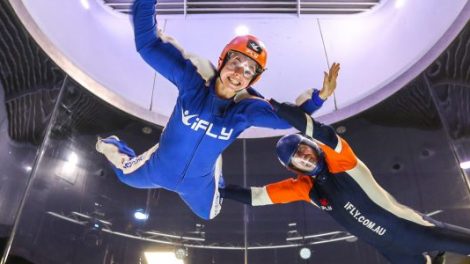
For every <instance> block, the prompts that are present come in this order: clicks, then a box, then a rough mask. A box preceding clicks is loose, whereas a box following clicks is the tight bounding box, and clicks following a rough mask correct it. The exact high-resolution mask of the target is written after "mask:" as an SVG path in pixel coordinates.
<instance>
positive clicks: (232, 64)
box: [225, 52, 259, 80]
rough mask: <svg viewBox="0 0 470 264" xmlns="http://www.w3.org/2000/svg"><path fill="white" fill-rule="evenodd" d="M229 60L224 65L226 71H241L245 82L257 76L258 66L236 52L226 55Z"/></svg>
mask: <svg viewBox="0 0 470 264" xmlns="http://www.w3.org/2000/svg"><path fill="white" fill-rule="evenodd" d="M228 56H229V59H228V61H227V63H226V64H225V67H227V69H228V70H232V71H233V70H237V69H240V68H241V69H242V70H243V72H242V73H243V77H244V78H246V79H247V80H251V79H252V78H254V77H255V76H256V75H258V74H259V71H258V65H257V64H256V62H254V61H253V60H252V59H250V58H248V57H246V56H245V55H243V54H241V53H238V52H230V53H229V54H228Z"/></svg>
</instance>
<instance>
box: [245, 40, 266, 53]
mask: <svg viewBox="0 0 470 264" xmlns="http://www.w3.org/2000/svg"><path fill="white" fill-rule="evenodd" d="M248 48H249V49H251V50H252V51H254V52H256V53H258V54H261V52H263V48H262V47H261V46H260V45H259V44H258V43H256V42H254V41H253V40H251V39H250V40H248Z"/></svg>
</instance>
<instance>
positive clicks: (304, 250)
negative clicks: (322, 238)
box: [299, 247, 312, 259]
mask: <svg viewBox="0 0 470 264" xmlns="http://www.w3.org/2000/svg"><path fill="white" fill-rule="evenodd" d="M299 255H300V257H301V258H302V259H309V258H310V257H311V256H312V251H310V249H309V248H306V247H303V248H301V249H300V251H299Z"/></svg>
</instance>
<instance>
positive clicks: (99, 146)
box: [96, 135, 137, 158]
mask: <svg viewBox="0 0 470 264" xmlns="http://www.w3.org/2000/svg"><path fill="white" fill-rule="evenodd" d="M107 145H108V146H109V145H114V146H116V147H117V148H118V151H119V152H120V153H122V154H125V155H127V156H129V158H134V157H136V156H137V155H136V154H135V152H134V150H132V149H131V148H130V147H128V146H127V145H126V143H124V142H122V141H121V140H120V139H119V138H118V137H117V136H114V135H112V136H109V137H107V138H100V137H98V140H97V142H96V150H97V151H98V152H100V153H103V154H105V152H107V147H106V146H107Z"/></svg>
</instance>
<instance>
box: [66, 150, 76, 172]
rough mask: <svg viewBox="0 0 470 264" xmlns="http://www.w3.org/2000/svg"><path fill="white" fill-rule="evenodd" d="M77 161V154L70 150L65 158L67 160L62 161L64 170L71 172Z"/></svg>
mask: <svg viewBox="0 0 470 264" xmlns="http://www.w3.org/2000/svg"><path fill="white" fill-rule="evenodd" d="M77 163H78V156H77V154H75V152H73V151H72V152H71V153H70V154H69V156H68V158H67V161H66V162H65V163H64V172H72V171H73V170H74V169H75V166H76V165H77Z"/></svg>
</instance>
